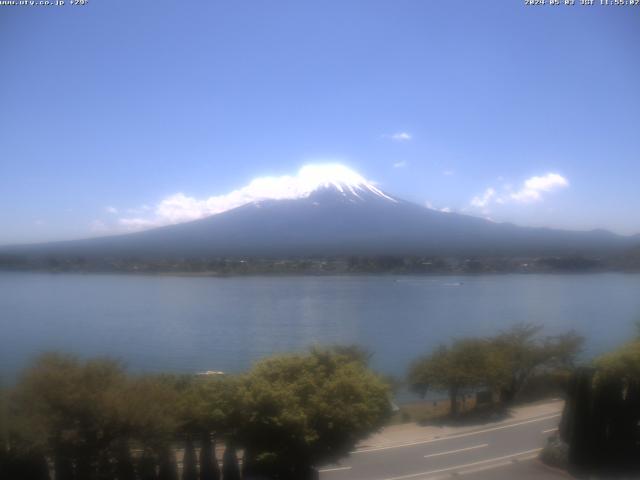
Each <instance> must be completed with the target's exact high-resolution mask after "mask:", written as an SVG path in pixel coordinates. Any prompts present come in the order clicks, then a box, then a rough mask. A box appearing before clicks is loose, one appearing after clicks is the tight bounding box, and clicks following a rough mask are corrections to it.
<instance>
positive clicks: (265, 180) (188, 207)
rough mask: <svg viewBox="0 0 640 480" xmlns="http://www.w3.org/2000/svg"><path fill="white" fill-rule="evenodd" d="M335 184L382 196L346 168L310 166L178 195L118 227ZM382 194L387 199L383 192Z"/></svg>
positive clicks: (189, 216)
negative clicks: (206, 192)
mask: <svg viewBox="0 0 640 480" xmlns="http://www.w3.org/2000/svg"><path fill="white" fill-rule="evenodd" d="M331 184H333V185H336V186H337V188H340V189H343V188H344V189H354V188H355V187H357V186H358V185H363V184H366V185H367V186H368V188H370V189H373V190H375V191H376V192H380V191H379V190H377V188H376V187H375V186H374V184H373V183H372V182H369V181H367V180H366V179H365V178H364V177H362V176H361V175H359V174H358V173H356V172H354V171H353V170H351V169H349V168H347V167H345V166H344V165H340V164H336V163H326V164H317V165H306V166H304V167H302V168H301V169H300V171H298V173H297V175H293V176H291V175H284V176H281V177H261V178H256V179H254V180H252V181H251V182H250V183H249V184H248V185H246V186H244V187H242V188H239V189H237V190H233V191H232V192H230V193H227V194H225V195H217V196H212V197H208V198H196V197H191V196H188V195H185V194H184V193H175V194H173V195H170V196H168V197H166V198H164V199H163V200H161V201H160V202H159V203H158V204H157V205H156V206H155V207H153V208H149V207H146V206H143V207H146V208H139V209H133V211H135V212H136V213H133V214H134V215H137V216H134V217H124V218H120V219H119V220H118V227H119V229H121V230H122V229H124V230H127V231H132V230H142V229H145V228H151V227H157V226H162V225H170V224H174V223H180V222H186V221H190V220H197V219H199V218H203V217H207V216H209V215H215V214H217V213H222V212H225V211H227V210H231V209H233V208H236V207H240V206H242V205H246V204H248V203H252V202H256V201H260V200H266V199H271V200H282V199H291V198H301V197H304V196H306V195H308V194H309V193H311V192H312V191H313V190H315V189H316V188H318V187H320V186H323V185H325V186H328V185H331ZM380 194H381V195H384V194H383V193H382V192H380ZM147 210H148V211H147ZM128 212H131V211H128Z"/></svg>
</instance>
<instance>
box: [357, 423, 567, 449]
mask: <svg viewBox="0 0 640 480" xmlns="http://www.w3.org/2000/svg"><path fill="white" fill-rule="evenodd" d="M560 415H561V414H560V413H556V414H553V415H547V416H545V417H540V418H534V419H533V420H527V421H524V422H518V423H511V424H509V425H502V426H500V427H492V428H485V429H484V430H476V431H474V432H468V433H460V434H458V435H450V436H448V437H442V438H434V439H431V440H421V441H418V442H410V443H399V444H397V445H389V446H387V447H371V448H363V449H362V450H354V451H353V452H349V453H350V454H351V455H354V454H356V453H369V452H379V451H381V450H391V449H393V448H402V447H411V446H413V445H425V444H427V443H433V442H442V441H444V440H452V439H454V438H463V437H470V436H471V435H479V434H481V433H487V432H493V431H495V430H503V429H505V428H513V427H518V426H520V425H527V424H529V423H535V422H542V421H543V420H549V419H551V418H555V417H559V416H560Z"/></svg>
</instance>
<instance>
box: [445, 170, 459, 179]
mask: <svg viewBox="0 0 640 480" xmlns="http://www.w3.org/2000/svg"><path fill="white" fill-rule="evenodd" d="M455 173H456V172H454V171H453V170H445V171H444V172H442V174H443V175H444V176H446V177H450V176H451V175H454V174H455Z"/></svg>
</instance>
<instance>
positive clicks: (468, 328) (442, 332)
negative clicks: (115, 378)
mask: <svg viewBox="0 0 640 480" xmlns="http://www.w3.org/2000/svg"><path fill="white" fill-rule="evenodd" d="M637 319H640V275H625V274H597V275H482V276H460V277H453V276H419V277H418V276H416V277H412V276H357V277H283V278H267V277H251V278H239V277H236V278H188V277H153V276H134V275H81V274H36V273H19V274H18V273H0V373H2V375H3V376H4V377H5V378H12V377H14V376H15V374H16V372H17V371H19V369H21V368H22V367H23V366H24V365H25V364H26V362H27V361H28V359H29V358H30V357H32V356H33V355H35V354H37V353H38V352H42V351H45V350H52V349H54V350H64V351H71V352H75V353H78V354H81V355H103V354H106V355H110V356H115V357H118V358H120V359H122V360H124V361H125V363H126V364H127V365H128V366H129V368H130V369H131V370H133V371H160V370H167V371H177V372H196V371H202V370H223V371H226V372H237V371H241V370H243V369H246V368H247V367H249V366H250V365H251V363H252V362H253V361H255V360H256V359H258V358H260V357H263V356H265V355H269V354H271V353H274V352H287V351H292V350H300V349H303V348H305V347H307V346H308V345H310V344H314V343H319V344H331V343H358V344H361V345H363V346H365V347H367V348H369V349H371V350H372V351H373V352H374V357H373V366H374V367H375V368H376V369H378V370H380V371H383V372H385V373H391V374H396V375H402V374H403V373H404V372H405V369H406V367H407V365H408V364H409V363H410V361H411V360H412V359H413V358H415V357H416V356H418V355H421V354H423V353H425V352H428V351H429V350H430V349H432V348H433V347H434V346H435V345H437V344H438V343H439V342H444V341H447V340H449V339H451V338H452V337H462V336H465V335H490V334H493V333H495V332H498V331H500V330H501V329H504V328H506V327H508V326H509V325H512V324H514V323H517V322H535V323H540V324H544V325H545V327H546V332H548V333H549V334H553V333H558V332H562V331H566V330H567V329H571V328H573V329H576V330H578V331H579V332H580V333H582V334H583V335H585V336H587V338H588V342H587V350H586V354H587V355H594V354H597V353H600V352H602V351H604V350H606V349H609V348H612V347H614V346H616V345H617V344H619V343H621V342H623V341H625V340H627V339H628V338H629V337H630V335H632V334H633V321H634V320H637Z"/></svg>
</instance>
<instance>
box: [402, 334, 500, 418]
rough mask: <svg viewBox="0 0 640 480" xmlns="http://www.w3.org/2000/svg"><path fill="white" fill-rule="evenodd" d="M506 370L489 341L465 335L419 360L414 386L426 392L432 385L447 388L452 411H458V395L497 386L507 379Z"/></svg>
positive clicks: (412, 372)
mask: <svg viewBox="0 0 640 480" xmlns="http://www.w3.org/2000/svg"><path fill="white" fill-rule="evenodd" d="M505 376H506V371H505V369H504V364H503V363H502V359H501V357H500V355H498V354H497V352H496V350H495V349H494V348H493V346H492V344H491V343H490V342H489V341H486V340H483V339H474V338H469V339H462V340H457V341H455V342H453V344H452V345H451V346H446V345H441V346H440V347H439V348H438V349H437V350H436V351H435V352H433V353H432V354H430V355H427V356H426V357H423V358H421V359H418V360H417V361H415V362H414V363H413V364H412V365H411V367H410V369H409V375H408V381H409V385H410V388H411V389H412V390H413V391H415V392H416V393H418V394H420V395H422V396H424V395H426V393H427V391H428V390H429V389H435V390H437V391H446V392H448V394H449V400H450V403H451V412H450V413H451V415H453V416H455V415H457V414H458V412H459V409H458V398H459V396H460V394H461V393H463V392H464V391H465V390H469V389H478V388H486V387H489V388H496V387H498V386H499V385H501V384H502V383H503V382H504V381H505Z"/></svg>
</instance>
